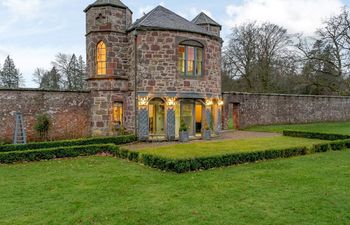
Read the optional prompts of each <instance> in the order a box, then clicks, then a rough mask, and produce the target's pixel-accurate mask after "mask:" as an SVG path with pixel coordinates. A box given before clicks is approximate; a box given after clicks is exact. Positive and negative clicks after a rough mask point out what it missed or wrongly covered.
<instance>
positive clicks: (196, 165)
mask: <svg viewBox="0 0 350 225" xmlns="http://www.w3.org/2000/svg"><path fill="white" fill-rule="evenodd" d="M346 148H350V139H348V140H339V141H332V142H329V143H324V144H316V145H314V146H312V147H310V148H307V147H295V148H288V149H281V150H278V149H277V150H266V151H260V152H242V153H233V154H227V155H219V156H210V157H199V158H193V159H171V158H165V157H161V156H157V155H151V154H139V155H138V161H139V162H142V163H143V164H144V165H146V166H150V167H152V168H157V169H160V170H163V171H172V172H176V173H185V172H190V171H198V170H208V169H211V168H216V167H225V166H231V165H236V164H243V163H249V162H257V161H262V160H270V159H277V158H289V157H293V156H301V155H307V154H312V153H319V152H326V151H331V150H334V151H339V150H343V149H346ZM124 151H125V150H124ZM128 154H129V156H130V154H133V153H132V152H128V153H127V152H124V155H125V156H124V157H126V158H128V157H127V156H128ZM133 161H136V160H135V158H133Z"/></svg>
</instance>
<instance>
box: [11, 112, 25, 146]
mask: <svg viewBox="0 0 350 225" xmlns="http://www.w3.org/2000/svg"><path fill="white" fill-rule="evenodd" d="M13 143H14V144H27V136H26V131H25V126H24V122H23V116H22V113H20V112H16V126H15V134H14V137H13Z"/></svg>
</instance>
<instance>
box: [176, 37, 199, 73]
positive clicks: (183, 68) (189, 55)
mask: <svg viewBox="0 0 350 225" xmlns="http://www.w3.org/2000/svg"><path fill="white" fill-rule="evenodd" d="M186 43H187V42H184V43H182V44H180V45H179V49H178V54H179V59H178V70H179V72H180V73H181V74H182V75H184V76H190V77H192V76H202V74H203V47H199V45H200V44H199V43H197V42H189V43H190V44H193V46H192V45H186ZM196 45H197V46H196Z"/></svg>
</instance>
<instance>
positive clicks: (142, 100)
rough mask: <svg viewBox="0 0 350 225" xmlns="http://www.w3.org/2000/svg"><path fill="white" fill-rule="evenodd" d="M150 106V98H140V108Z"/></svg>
mask: <svg viewBox="0 0 350 225" xmlns="http://www.w3.org/2000/svg"><path fill="white" fill-rule="evenodd" d="M147 105H148V98H147V97H140V98H139V107H141V108H142V107H145V106H147Z"/></svg>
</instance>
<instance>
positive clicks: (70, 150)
mask: <svg viewBox="0 0 350 225" xmlns="http://www.w3.org/2000/svg"><path fill="white" fill-rule="evenodd" d="M119 152H120V149H119V147H118V146H116V145H114V144H98V145H85V146H72V147H60V148H48V149H36V150H28V151H12V152H1V153H0V164H5V163H15V162H30V161H40V160H49V159H56V158H66V157H78V156H88V155H96V154H98V153H110V154H112V155H114V156H116V155H118V154H119Z"/></svg>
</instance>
